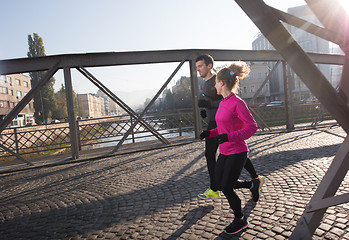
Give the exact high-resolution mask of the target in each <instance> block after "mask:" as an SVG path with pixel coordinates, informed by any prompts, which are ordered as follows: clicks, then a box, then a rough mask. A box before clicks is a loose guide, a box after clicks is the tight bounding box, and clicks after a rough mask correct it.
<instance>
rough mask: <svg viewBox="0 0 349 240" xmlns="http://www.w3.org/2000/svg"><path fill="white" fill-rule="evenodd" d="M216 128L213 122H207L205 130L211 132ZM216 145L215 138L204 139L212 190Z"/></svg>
mask: <svg viewBox="0 0 349 240" xmlns="http://www.w3.org/2000/svg"><path fill="white" fill-rule="evenodd" d="M216 127H217V124H216V122H215V121H209V122H208V126H207V130H211V129H214V128H216ZM218 145H219V144H218V143H217V141H216V140H215V138H210V137H207V138H205V157H206V163H207V169H208V174H209V176H210V188H211V189H212V188H214V169H215V166H216V152H217V149H218Z"/></svg>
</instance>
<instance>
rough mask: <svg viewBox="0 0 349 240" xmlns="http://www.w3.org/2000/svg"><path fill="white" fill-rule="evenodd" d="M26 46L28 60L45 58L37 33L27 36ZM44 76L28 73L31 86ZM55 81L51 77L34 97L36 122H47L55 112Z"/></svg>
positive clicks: (42, 72) (40, 73) (42, 45)
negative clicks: (27, 47)
mask: <svg viewBox="0 0 349 240" xmlns="http://www.w3.org/2000/svg"><path fill="white" fill-rule="evenodd" d="M28 45H29V50H28V52H27V56H28V58H34V57H42V56H46V54H45V47H44V43H43V40H42V38H41V37H40V36H39V35H38V34H37V33H33V36H31V35H28ZM45 74H46V72H45V71H41V72H30V73H29V75H30V78H31V85H32V86H35V85H36V84H37V83H39V82H40V81H41V80H42V79H43V77H44V75H45ZM55 81H56V80H55V78H54V77H52V78H51V79H50V80H49V81H48V83H47V84H45V86H43V87H42V88H41V90H40V91H39V93H38V94H35V96H34V118H35V121H36V122H42V123H45V122H47V119H48V118H51V117H52V113H53V112H55V111H56V108H57V103H56V99H55V97H54V88H53V85H54V84H55Z"/></svg>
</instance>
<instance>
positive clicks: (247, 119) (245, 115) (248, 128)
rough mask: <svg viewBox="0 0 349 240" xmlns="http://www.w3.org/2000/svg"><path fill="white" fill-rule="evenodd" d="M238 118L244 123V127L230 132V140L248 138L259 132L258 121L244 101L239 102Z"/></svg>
mask: <svg viewBox="0 0 349 240" xmlns="http://www.w3.org/2000/svg"><path fill="white" fill-rule="evenodd" d="M236 107H237V109H236V110H237V112H238V118H239V119H240V120H241V121H242V122H243V123H244V127H243V128H241V129H239V130H237V131H233V132H229V133H228V140H229V142H234V141H241V140H246V139H248V138H250V137H252V136H253V135H254V134H255V133H256V132H257V129H258V127H257V123H256V121H255V120H254V118H253V116H252V114H251V112H250V110H249V109H248V107H247V105H246V103H245V102H244V101H239V102H238V104H237V106H236Z"/></svg>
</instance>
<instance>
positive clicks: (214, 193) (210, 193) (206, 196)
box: [198, 188, 221, 199]
mask: <svg viewBox="0 0 349 240" xmlns="http://www.w3.org/2000/svg"><path fill="white" fill-rule="evenodd" d="M198 197H199V198H201V199H215V198H220V197H221V193H220V192H219V191H213V190H212V189H211V188H207V189H206V191H205V192H204V193H202V194H199V195H198Z"/></svg>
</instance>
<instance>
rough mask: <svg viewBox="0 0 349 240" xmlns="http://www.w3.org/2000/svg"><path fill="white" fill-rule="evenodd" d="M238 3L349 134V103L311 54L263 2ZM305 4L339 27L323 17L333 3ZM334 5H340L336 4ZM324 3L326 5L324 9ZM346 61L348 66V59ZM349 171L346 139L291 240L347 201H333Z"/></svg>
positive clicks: (301, 236) (305, 233)
mask: <svg viewBox="0 0 349 240" xmlns="http://www.w3.org/2000/svg"><path fill="white" fill-rule="evenodd" d="M235 2H236V3H237V4H238V5H239V6H240V7H241V8H242V10H244V11H245V13H246V14H247V15H248V16H249V17H250V19H251V20H252V21H253V22H254V23H255V25H256V26H257V27H258V28H259V29H260V31H261V32H262V33H263V35H264V36H265V37H266V38H267V39H268V40H269V42H270V43H271V44H272V45H273V46H274V48H275V49H276V51H278V52H279V53H280V55H281V56H282V57H283V58H284V59H285V61H286V62H287V63H288V64H289V66H290V67H292V69H293V70H294V72H295V73H296V74H297V75H298V76H299V77H300V78H301V79H302V81H303V82H304V83H305V84H306V85H307V87H308V88H309V89H310V91H311V92H312V93H313V94H314V95H315V96H316V97H317V98H318V99H319V101H320V102H321V103H322V104H323V105H324V106H325V107H326V109H327V110H328V111H329V112H330V113H331V114H332V115H333V116H334V117H335V118H336V120H337V122H338V123H339V124H340V125H341V126H342V127H343V129H344V130H345V131H346V132H347V133H349V108H348V105H347V102H346V99H345V98H343V97H342V96H340V94H339V93H338V92H337V91H336V90H335V89H334V88H333V87H332V85H331V84H330V83H329V82H328V81H327V79H326V78H325V77H324V76H323V74H322V73H321V72H320V70H319V69H318V68H317V67H316V66H315V64H314V61H312V59H311V58H310V57H309V55H310V54H307V53H305V52H304V51H303V49H302V48H301V47H300V46H299V44H298V43H297V41H296V40H295V39H294V38H293V37H292V35H291V34H290V33H289V32H288V30H287V29H286V28H285V27H284V25H283V24H282V23H281V22H280V18H279V17H280V15H279V14H275V10H273V9H272V8H270V7H269V6H267V5H266V4H265V3H264V2H263V1H262V0H235ZM306 2H308V3H311V5H312V6H310V7H311V8H312V9H313V10H314V12H315V14H316V15H317V16H318V17H319V19H320V21H321V20H322V22H323V24H324V25H325V27H327V28H328V29H331V27H332V26H333V23H335V24H339V21H340V19H339V18H337V17H336V18H334V20H333V21H329V20H328V18H326V17H327V15H324V14H328V13H329V12H330V11H328V9H331V8H332V7H333V5H332V1H327V0H320V1H318V0H306ZM334 2H336V4H338V1H337V0H335V1H334ZM321 3H323V4H322V5H321ZM325 10H326V11H325ZM330 15H331V16H333V15H336V14H333V13H330ZM341 26H343V25H341ZM345 26H346V28H345V30H344V31H345V32H344V35H345V36H349V35H347V32H349V30H348V25H345ZM333 29H335V31H337V32H340V30H343V28H338V27H336V28H333ZM346 39H347V38H346ZM346 46H347V45H346V44H344V47H343V44H342V48H344V49H346V48H345V47H346ZM345 58H346V59H345V60H346V63H347V62H348V61H347V57H345ZM346 67H348V65H347V64H345V65H344V68H346ZM343 72H344V74H348V72H347V71H343ZM344 74H343V75H344ZM346 76H347V75H346ZM345 80H348V79H345V78H343V76H342V81H345ZM346 90H347V89H344V93H346ZM348 169H349V137H347V138H346V140H345V141H344V143H343V144H342V146H341V148H340V150H339V151H338V153H337V154H336V157H335V158H334V160H333V162H332V164H331V166H330V167H329V169H328V171H327V172H326V174H325V176H324V178H323V180H322V181H321V183H320V185H319V187H318V189H317V190H316V192H315V193H314V195H313V197H312V199H311V201H310V203H309V205H308V207H307V208H306V210H305V211H304V213H303V215H302V217H301V219H299V221H298V222H297V226H296V228H295V229H294V231H293V233H292V235H291V239H311V238H312V237H311V236H312V235H313V233H314V232H315V230H316V228H317V227H318V226H319V224H320V222H321V220H322V218H323V215H324V213H325V211H326V209H327V207H328V206H333V205H335V204H338V203H343V202H345V201H346V200H348V196H347V195H341V196H338V197H333V196H334V194H335V193H336V191H337V190H338V188H339V186H340V184H341V182H342V181H343V179H344V177H345V175H346V174H347V172H348ZM313 205H314V206H313ZM312 207H315V210H312Z"/></svg>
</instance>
